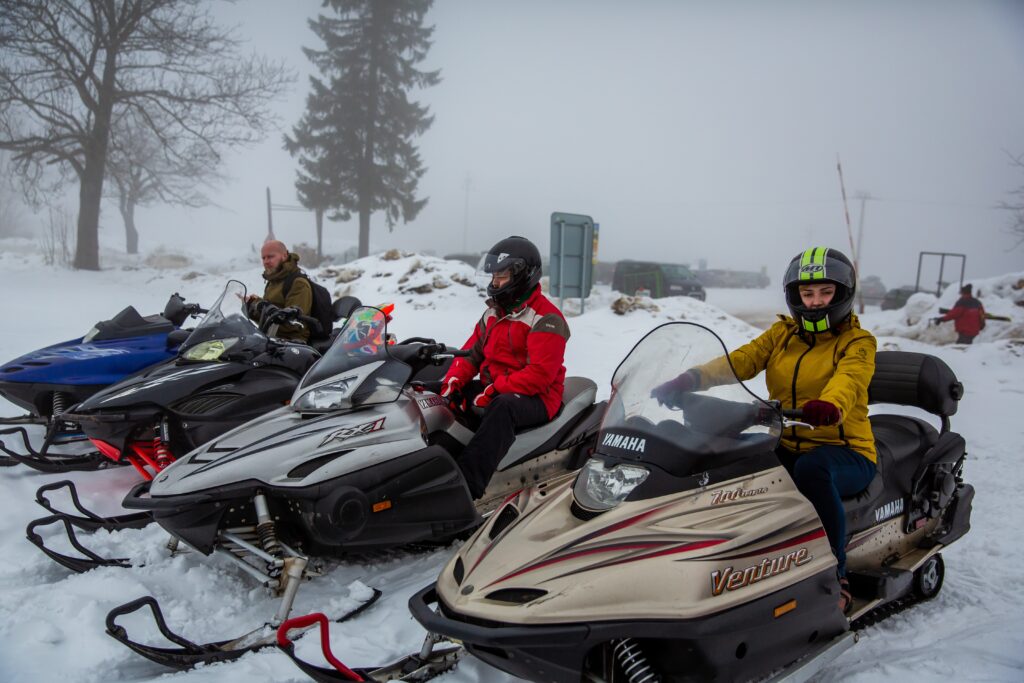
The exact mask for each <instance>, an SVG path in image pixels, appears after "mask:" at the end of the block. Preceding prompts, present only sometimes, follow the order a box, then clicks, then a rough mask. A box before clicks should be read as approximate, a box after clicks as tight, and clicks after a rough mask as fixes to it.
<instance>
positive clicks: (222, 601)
mask: <svg viewBox="0 0 1024 683" xmlns="http://www.w3.org/2000/svg"><path fill="white" fill-rule="evenodd" d="M0 247H2V254H0V288H2V289H3V291H6V292H7V293H8V296H7V298H6V301H5V319H6V324H4V325H2V326H0V362H6V360H8V359H11V358H14V357H16V356H18V355H21V354H22V353H25V352H27V351H30V350H32V349H34V348H37V347H40V346H43V345H46V344H50V343H53V342H56V341H59V340H64V339H68V338H72V337H75V336H78V335H81V334H82V333H84V332H85V331H86V330H88V329H89V328H90V327H91V326H92V324H93V323H94V322H96V320H98V319H102V318H107V317H110V316H111V315H113V314H114V313H116V312H117V311H118V310H120V309H121V308H122V307H124V306H126V305H128V304H133V305H134V306H135V307H136V308H137V309H139V311H140V312H142V313H144V314H147V313H153V312H157V311H159V310H160V309H161V308H162V307H163V304H164V302H165V301H166V298H167V296H168V295H169V294H170V293H172V292H175V291H176V292H179V293H181V294H182V295H183V296H184V297H185V298H186V299H188V300H194V301H198V302H201V303H205V304H209V303H211V302H212V301H213V299H214V298H215V297H216V296H217V294H218V293H219V292H220V290H221V288H222V287H223V285H224V282H225V281H226V280H227V279H228V278H230V277H234V278H237V279H240V280H242V281H243V282H245V283H247V284H248V285H249V286H250V288H253V289H255V291H260V289H261V280H260V278H259V267H258V265H257V264H256V259H255V257H253V258H251V259H248V258H239V259H236V260H234V261H231V262H204V261H203V260H202V259H201V258H200V259H194V260H193V262H192V263H189V264H187V265H184V266H181V267H176V268H170V269H155V268H153V267H152V266H153V265H154V261H150V262H149V264H148V265H147V263H146V260H145V259H138V260H125V261H123V262H120V265H118V266H117V267H115V268H113V269H111V270H107V271H103V272H100V273H87V272H75V271H65V270H55V269H52V268H49V267H45V266H43V265H42V264H41V262H40V261H39V259H38V257H36V256H35V255H33V254H32V253H31V251H32V249H31V246H30V245H27V244H20V243H14V242H11V243H4V244H2V245H0ZM169 261H171V260H169ZM105 262H106V263H110V262H111V261H105ZM157 265H159V264H157ZM168 265H172V264H171V263H169V262H168ZM355 270H359V271H361V272H360V273H359V276H358V277H356V278H354V279H351V280H350V281H348V282H342V281H337V280H346V279H349V278H353V276H354V275H355V274H356V273H355ZM313 273H314V275H317V276H318V279H319V280H320V281H321V282H324V283H325V284H330V288H331V289H332V290H333V291H335V292H336V293H350V294H354V295H356V296H359V297H360V298H361V299H362V300H363V301H364V302H367V303H384V302H387V301H392V302H394V303H396V305H397V308H396V311H395V314H394V323H393V326H392V330H393V331H394V332H395V333H396V334H397V335H398V336H399V337H400V338H402V337H407V336H426V337H435V338H437V339H440V340H444V341H447V342H451V343H456V344H461V342H462V341H463V340H464V339H465V338H466V337H467V336H468V334H469V332H470V330H471V328H472V325H473V324H474V322H475V321H476V319H477V317H478V316H479V314H480V312H481V308H482V303H483V299H482V296H481V295H480V292H479V291H478V290H477V289H476V287H475V286H474V285H473V271H472V269H471V268H469V267H465V266H462V265H460V264H456V263H452V262H445V261H441V260H439V259H433V258H430V257H423V256H400V255H399V258H397V259H394V260H384V259H381V258H379V257H371V258H369V259H365V260H362V261H360V262H357V263H355V264H350V265H349V266H347V267H345V268H333V269H331V270H329V271H328V270H323V271H321V272H319V273H318V272H317V271H313ZM1021 277H1024V274H1014V275H1011V276H1006V277H1004V278H995V279H993V280H992V281H986V282H982V283H976V284H975V287H976V288H980V289H981V290H982V300H983V302H984V303H985V305H986V307H987V308H988V309H989V311H990V312H992V313H994V314H998V315H1009V316H1011V317H1012V318H1013V321H1012V322H1009V323H1002V322H995V321H993V322H990V323H989V325H988V327H987V328H986V331H985V332H984V333H983V335H982V337H981V338H980V340H979V342H978V343H976V344H975V345H973V346H970V347H966V348H964V347H960V346H955V345H948V344H947V342H949V341H950V339H949V334H951V331H950V330H948V329H945V328H949V327H951V325H946V326H944V327H940V328H935V327H929V326H928V325H927V319H928V318H929V317H933V316H935V315H938V313H937V308H938V307H939V306H944V307H945V306H949V305H950V304H951V303H952V301H953V300H955V298H956V297H955V292H946V293H944V295H943V297H941V298H940V299H938V300H936V299H935V298H934V297H928V295H918V297H917V298H916V299H915V300H913V301H911V303H910V304H909V305H908V307H907V309H904V310H902V311H892V312H881V311H869V313H868V314H866V315H865V316H864V317H863V322H864V324H865V326H866V327H867V328H869V329H872V330H874V331H876V333H878V334H879V335H880V338H879V346H880V348H886V349H905V350H914V351H923V352H927V353H932V354H935V355H936V356H938V357H940V358H942V359H943V360H945V361H946V362H947V363H949V365H950V366H951V367H952V368H953V369H954V370H955V371H956V373H957V375H958V376H959V378H960V379H961V380H962V381H963V383H964V385H965V388H966V395H965V397H964V399H963V401H962V402H961V404H960V412H959V413H958V414H957V415H956V416H954V418H953V426H954V428H955V429H956V430H958V431H959V432H960V433H962V434H963V435H964V437H965V438H966V440H967V444H968V448H969V453H970V460H969V462H968V465H967V468H966V472H967V478H968V480H969V481H970V482H971V483H973V484H974V486H975V487H976V488H977V496H976V498H975V502H974V515H973V528H972V530H971V532H970V533H969V534H968V535H967V536H966V537H965V538H964V539H962V540H961V541H959V542H958V543H957V544H956V545H954V546H953V547H951V548H950V549H949V550H948V551H947V552H946V553H944V557H945V559H946V569H947V575H946V586H945V588H944V589H943V591H942V593H941V594H940V596H939V597H938V598H937V599H936V600H935V601H933V602H930V603H927V604H924V605H920V606H918V607H916V608H914V609H912V610H909V611H907V612H904V613H902V614H900V615H897V616H895V617H893V618H892V619H890V620H888V621H887V622H885V623H883V624H881V625H878V626H875V627H872V628H870V629H867V630H866V631H865V632H864V633H863V637H862V639H861V641H860V643H859V644H858V645H857V646H856V647H855V648H853V650H851V651H850V652H848V653H847V654H845V655H843V656H842V657H841V658H840V659H839V660H838V661H837V662H836V663H835V664H834V665H833V666H832V667H831V668H829V669H828V670H826V671H825V672H824V673H823V674H822V675H821V677H820V680H823V681H838V680H844V681H864V682H867V681H887V682H888V681H890V680H914V681H946V680H949V679H959V680H971V681H1020V680H1024V647H1022V646H1024V614H1022V613H1021V611H1020V602H1021V596H1022V594H1024V593H1022V590H1021V587H1020V583H1019V582H1020V580H1021V578H1022V574H1024V572H1022V567H1024V544H1021V543H1019V542H1018V535H1019V533H1020V529H1021V527H1022V526H1024V513H1022V512H1021V508H1020V506H1019V505H1017V496H1018V495H1019V491H1020V489H1021V488H1022V487H1024V475H1022V474H1021V472H1022V469H1021V467H1020V455H1019V453H1020V444H1021V442H1022V441H1024V422H1022V420H1021V419H1020V418H1021V415H1024V390H1022V388H1021V386H1022V385H1021V380H1022V378H1024V372H1022V371H1024V340H1022V339H1021V337H1022V334H1021V331H1020V330H1021V325H1022V324H1024V308H1021V307H1019V306H1014V305H1013V300H1014V298H1015V297H1017V296H1018V295H1021V294H1024V291H1022V290H1013V289H1012V285H1013V284H1014V283H1016V282H1017V281H1018V280H1019V279H1020V278H1021ZM617 298H618V297H617V295H615V294H613V293H612V292H610V291H609V290H607V289H606V288H600V287H599V288H597V289H596V290H595V292H594V294H593V295H592V296H591V297H590V299H589V300H588V301H587V302H586V307H585V309H586V312H585V313H584V314H583V315H577V316H574V317H570V320H569V323H570V327H571V330H572V338H571V340H570V342H569V347H568V351H567V366H568V370H569V373H570V374H575V375H586V376H588V377H591V378H593V379H594V380H595V381H596V382H597V383H598V385H599V386H600V387H601V392H602V394H603V395H606V394H607V391H608V389H607V387H608V381H609V379H610V376H611V373H612V371H613V370H614V368H615V366H616V365H617V363H618V362H619V360H621V358H622V357H623V356H624V355H625V353H626V352H627V351H628V350H629V349H630V348H631V347H632V345H633V344H634V343H635V342H636V341H637V340H638V339H639V338H640V337H641V336H642V334H644V333H645V332H647V331H648V330H650V329H651V328H652V327H654V326H655V325H657V324H659V323H661V322H664V321H668V320H673V319H674V320H679V319H686V320H692V321H697V322H700V323H702V324H705V325H707V326H709V327H711V328H712V329H715V330H717V331H718V332H719V334H720V335H721V336H722V337H723V339H724V340H725V341H726V343H727V344H728V345H730V346H734V345H738V344H740V343H742V342H744V341H746V340H748V339H750V338H752V337H753V336H755V335H756V334H757V332H758V329H757V328H756V327H752V326H751V325H748V324H747V323H745V322H743V321H742V320H740V319H738V318H737V317H735V316H741V317H742V318H744V319H747V320H754V321H762V320H770V319H771V316H772V314H774V313H775V312H779V310H780V306H781V303H782V302H781V295H780V294H779V293H778V292H777V291H776V290H774V289H768V290H711V291H710V292H709V296H708V303H707V304H704V303H701V302H698V301H694V300H691V299H680V298H674V299H663V300H659V301H656V302H650V301H640V302H638V303H639V304H640V305H641V306H652V305H653V307H654V308H643V307H640V308H636V309H634V310H632V311H630V312H627V313H625V314H623V315H620V314H617V313H615V312H613V310H612V307H611V306H612V303H613V302H614V301H615V300H616V299H617ZM578 307H579V305H578V302H567V305H566V308H567V309H568V310H578ZM655 309H656V310H655ZM922 320H923V321H924V322H923V323H922V322H921V321H922ZM947 333H949V334H947ZM761 386H762V385H760V384H759V383H756V382H755V383H754V384H753V387H754V388H755V389H757V388H760V387H761ZM17 413H18V410H17V409H16V408H15V407H14V406H11V405H8V404H6V403H5V404H3V405H0V414H6V415H14V414H17ZM58 478H60V477H58V476H51V475H42V474H39V473H36V472H32V471H27V470H25V469H23V468H21V467H17V468H9V469H6V470H3V471H0V501H2V502H0V507H2V510H3V514H2V515H0V556H2V557H4V558H5V562H4V563H2V564H0V680H2V681H12V682H13V681H26V682H27V681H32V682H37V681H107V680H122V681H148V680H153V679H156V678H158V677H162V678H166V679H170V680H176V681H178V680H180V681H225V680H232V681H233V680H246V681H253V682H256V681H290V680H294V681H302V680H306V679H305V677H304V676H303V675H302V674H301V672H300V671H299V670H298V669H296V668H295V667H294V666H293V665H292V663H291V662H290V661H288V659H287V658H286V657H285V656H284V655H282V654H281V653H279V652H276V651H274V650H268V651H263V652H259V653H254V654H249V655H247V656H245V657H244V658H242V659H241V660H240V661H237V662H233V663H230V664H223V665H215V666H210V667H203V668H200V669H196V670H193V671H189V672H183V673H173V674H168V673H167V671H166V670H165V669H163V668H161V667H160V666H158V665H156V664H153V663H151V662H149V661H147V660H144V659H142V658H141V657H139V656H137V655H135V654H134V653H132V652H130V651H129V650H127V649H126V648H124V647H122V646H121V645H120V644H118V643H116V642H115V641H114V640H113V639H111V638H109V637H108V636H106V635H105V633H104V618H105V616H106V614H107V612H108V611H109V610H110V609H111V608H113V607H114V606H116V605H119V604H122V603H124V602H127V601H129V600H132V599H134V598H137V597H140V596H143V595H154V596H156V597H157V598H158V599H159V600H160V603H161V604H162V605H163V606H164V610H165V615H166V617H167V619H168V622H169V624H170V626H171V627H172V628H173V629H175V630H176V631H177V632H179V633H181V634H182V635H184V636H185V637H187V638H189V639H190V640H193V641H195V642H205V641H210V640H220V639H224V638H231V637H235V636H238V635H241V634H242V633H245V632H247V631H249V630H251V629H252V628H254V627H256V626H258V625H259V624H261V623H263V622H264V621H266V620H267V619H268V618H269V617H271V616H272V614H273V612H274V610H275V608H276V602H275V601H274V600H273V599H272V598H270V597H269V596H267V595H266V594H265V592H264V591H263V590H262V589H260V588H259V587H257V586H256V585H255V584H254V582H253V581H252V579H251V578H249V577H248V576H246V575H243V574H241V573H240V572H239V571H237V570H236V569H235V568H233V567H231V566H229V565H225V564H223V563H220V562H217V561H212V560H210V559H209V558H205V557H201V556H198V555H196V554H185V555H178V556H175V557H173V558H172V557H170V556H169V555H168V554H167V553H166V551H165V550H164V549H163V544H164V542H165V541H166V536H165V535H163V534H161V533H160V531H159V529H158V528H157V527H150V528H147V529H142V530H136V531H123V532H119V533H114V534H106V533H103V532H101V533H98V534H96V535H94V536H93V537H91V539H90V544H91V545H93V547H95V548H96V549H97V550H99V551H101V552H102V553H108V554H111V555H116V556H127V557H129V558H131V559H132V560H133V562H135V563H136V565H138V566H135V567H133V568H132V569H127V570H126V569H115V568H106V569H98V570H94V571H91V572H88V573H86V574H81V575H78V574H72V573H70V572H68V571H66V570H65V569H63V568H62V567H60V566H58V565H56V564H54V563H53V562H51V561H50V560H49V559H48V558H46V557H45V556H44V555H43V554H42V553H40V552H38V551H37V550H36V549H35V548H33V547H32V546H31V545H30V544H29V543H28V542H27V541H26V540H25V538H24V531H23V530H24V528H25V525H26V524H27V523H28V522H29V521H30V520H32V519H34V518H37V517H41V516H43V514H44V513H45V511H44V510H42V508H39V507H38V506H37V505H35V504H34V503H33V502H32V501H33V497H34V494H35V490H36V489H37V488H38V487H39V486H40V485H42V484H44V483H46V482H48V481H53V480H56V479H58ZM73 478H74V479H75V480H76V481H77V482H78V483H79V487H80V489H81V490H82V491H83V493H84V497H85V499H86V501H87V503H88V504H90V505H92V506H94V507H95V508H97V509H99V510H100V511H102V512H108V513H110V512H114V511H116V510H117V509H118V507H119V506H118V502H119V501H120V498H121V496H122V495H123V494H124V492H125V491H126V490H127V489H128V488H129V486H130V485H131V484H132V483H133V482H134V481H135V479H136V478H135V475H134V473H133V472H132V471H130V470H129V468H121V469H118V470H112V471H104V472H95V473H81V474H76V475H74V477H73ZM57 547H58V548H60V547H61V546H59V545H58V546H57ZM449 554H450V549H446V548H442V549H438V550H434V551H432V552H411V551H396V552H392V553H386V554H380V555H373V556H369V557H362V558H353V559H350V560H347V561H344V562H334V563H331V564H330V565H329V571H328V572H327V574H326V576H324V577H322V578H321V579H318V580H316V581H315V582H313V583H311V584H307V585H305V586H303V587H302V589H301V590H300V592H299V597H298V600H297V601H296V606H295V613H296V614H302V613H305V612H309V611H324V612H327V613H328V614H339V613H341V612H344V611H346V610H347V609H349V608H351V607H352V606H353V605H355V604H356V601H358V600H359V599H361V598H365V597H366V595H368V593H369V587H375V588H379V589H381V590H382V591H384V597H383V598H382V599H381V601H380V603H379V604H377V605H376V606H374V607H373V608H372V609H370V610H369V611H367V612H366V613H365V614H363V615H362V616H360V617H359V618H358V619H356V620H355V621H353V622H351V623H348V624H341V625H334V626H332V629H331V635H332V642H333V645H334V651H335V653H336V654H337V655H338V656H339V657H340V658H341V659H342V660H343V661H345V662H347V663H348V664H350V665H353V666H365V665H370V664H375V663H383V662H385V661H387V660H389V659H391V658H394V657H397V656H399V655H403V654H407V653H410V652H412V651H415V650H417V649H418V648H419V646H420V642H421V640H422V637H423V635H424V634H423V631H422V629H421V628H420V627H419V625H418V624H417V623H416V622H415V621H414V620H413V619H412V618H411V617H410V616H409V614H408V612H407V610H406V601H407V599H408V597H409V595H411V594H412V593H413V592H414V591H416V590H417V589H419V588H421V587H422V586H424V585H426V584H427V583H429V582H431V581H433V580H434V578H435V577H436V574H437V572H438V571H439V570H440V568H441V567H442V565H443V564H444V562H445V560H446V558H447V557H448V556H449ZM123 623H125V624H126V625H127V626H128V628H129V631H130V632H131V633H132V634H133V636H135V635H136V634H137V635H138V637H139V638H140V639H143V640H146V639H147V638H150V639H151V640H150V642H158V640H157V639H156V638H155V635H156V634H155V630H154V629H152V628H150V627H149V626H148V622H146V621H145V620H143V619H141V618H140V619H132V618H127V619H124V620H123ZM298 651H299V653H300V654H301V655H303V656H305V657H307V658H309V659H314V660H316V659H317V652H318V646H317V643H316V642H315V638H313V637H306V638H303V639H301V640H299V641H298ZM440 680H444V681H452V682H453V683H454V682H457V681H463V682H466V681H509V680H512V679H510V678H509V677H508V676H505V675H504V674H501V673H499V672H496V671H494V670H491V669H489V668H487V667H486V666H484V665H483V664H481V663H479V662H477V661H475V660H472V659H467V660H464V661H463V662H462V663H460V665H459V666H458V668H457V669H456V670H455V671H453V672H451V673H449V674H447V675H446V676H445V677H444V678H442V679H440Z"/></svg>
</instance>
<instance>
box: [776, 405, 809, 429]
mask: <svg viewBox="0 0 1024 683" xmlns="http://www.w3.org/2000/svg"><path fill="white" fill-rule="evenodd" d="M782 426H783V427H804V428H805V429H814V425H812V424H811V423H809V422H805V421H804V411H803V408H786V409H785V410H783V411H782Z"/></svg>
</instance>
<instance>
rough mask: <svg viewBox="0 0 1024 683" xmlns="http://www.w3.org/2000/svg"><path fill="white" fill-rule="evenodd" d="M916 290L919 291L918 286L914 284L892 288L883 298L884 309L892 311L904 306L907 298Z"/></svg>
mask: <svg viewBox="0 0 1024 683" xmlns="http://www.w3.org/2000/svg"><path fill="white" fill-rule="evenodd" d="M915 292H917V287H914V286H913V285H903V286H902V287H896V288H895V289H890V290H889V291H887V292H886V293H885V297H883V298H882V310H883V311H891V310H893V309H896V308H903V307H904V306H905V305H906V303H907V299H909V298H910V297H911V296H912V295H913V294H914V293H915Z"/></svg>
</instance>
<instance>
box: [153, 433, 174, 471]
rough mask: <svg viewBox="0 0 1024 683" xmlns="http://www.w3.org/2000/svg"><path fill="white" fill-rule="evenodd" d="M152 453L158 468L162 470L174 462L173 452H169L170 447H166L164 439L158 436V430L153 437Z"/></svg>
mask: <svg viewBox="0 0 1024 683" xmlns="http://www.w3.org/2000/svg"><path fill="white" fill-rule="evenodd" d="M153 455H155V456H156V464H157V467H158V469H161V470H162V469H163V468H165V467H167V466H168V465H170V464H171V463H172V462H174V454H172V453H171V449H170V448H168V447H167V444H166V443H164V440H163V439H161V438H160V434H159V432H158V433H157V435H156V436H155V437H154V438H153Z"/></svg>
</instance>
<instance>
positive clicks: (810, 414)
mask: <svg viewBox="0 0 1024 683" xmlns="http://www.w3.org/2000/svg"><path fill="white" fill-rule="evenodd" d="M803 412H804V422H806V423H807V424H811V425H814V426H815V427H827V426H829V425H834V424H839V419H840V417H842V415H841V414H840V413H839V408H836V407H835V406H834V405H832V404H831V403H829V402H828V401H819V400H817V399H815V400H813V401H808V402H807V403H805V404H804V407H803Z"/></svg>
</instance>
